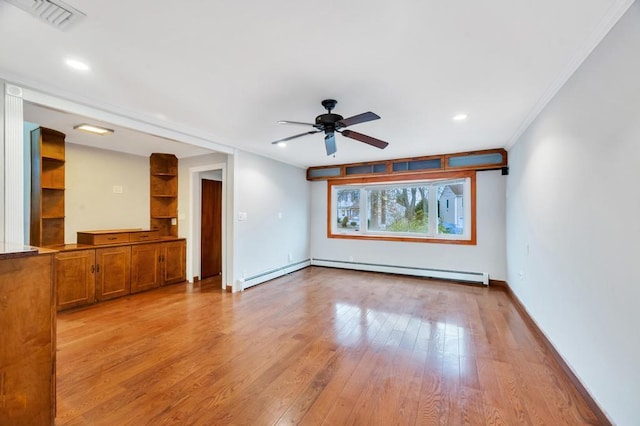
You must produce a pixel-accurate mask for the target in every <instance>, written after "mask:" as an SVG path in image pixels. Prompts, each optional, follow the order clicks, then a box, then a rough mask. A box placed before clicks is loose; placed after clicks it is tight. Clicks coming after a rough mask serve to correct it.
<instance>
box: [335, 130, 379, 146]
mask: <svg viewBox="0 0 640 426" xmlns="http://www.w3.org/2000/svg"><path fill="white" fill-rule="evenodd" d="M340 133H342V136H346V137H348V138H351V139H355V140H357V141H360V142H364V143H366V144H369V145H371V146H375V147H376V148H380V149H385V148H386V147H387V145H389V142H385V141H381V140H380V139H376V138H372V137H371V136H367V135H363V134H362V133H358V132H354V131H353V130H343V131H342V132H340Z"/></svg>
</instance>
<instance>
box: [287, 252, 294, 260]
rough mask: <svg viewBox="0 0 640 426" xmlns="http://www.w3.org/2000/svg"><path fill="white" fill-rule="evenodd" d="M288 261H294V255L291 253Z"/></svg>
mask: <svg viewBox="0 0 640 426" xmlns="http://www.w3.org/2000/svg"><path fill="white" fill-rule="evenodd" d="M287 259H289V262H291V261H293V255H292V254H291V253H289V255H288V256H287Z"/></svg>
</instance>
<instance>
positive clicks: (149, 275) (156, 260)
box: [131, 243, 162, 293]
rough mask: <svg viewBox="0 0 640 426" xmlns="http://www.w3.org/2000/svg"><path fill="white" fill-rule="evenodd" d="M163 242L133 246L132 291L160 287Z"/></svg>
mask: <svg viewBox="0 0 640 426" xmlns="http://www.w3.org/2000/svg"><path fill="white" fill-rule="evenodd" d="M161 249H162V244H160V243H156V244H141V245H135V246H133V247H131V293H137V292H139V291H143V290H149V289H152V288H156V287H160V280H161V275H160V254H161Z"/></svg>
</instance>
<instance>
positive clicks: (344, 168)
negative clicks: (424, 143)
mask: <svg viewBox="0 0 640 426" xmlns="http://www.w3.org/2000/svg"><path fill="white" fill-rule="evenodd" d="M495 154H498V155H500V158H501V161H500V162H499V163H487V164H482V163H479V164H470V165H463V166H449V162H450V160H451V159H454V158H458V157H472V156H483V155H495ZM431 160H439V161H440V167H437V168H435V167H434V168H427V169H417V170H393V165H394V164H396V163H403V162H407V163H415V162H423V161H431ZM362 166H371V167H374V166H383V167H384V171H376V172H373V171H372V172H363V173H354V174H349V173H348V169H350V168H356V167H362ZM506 167H508V159H507V151H506V150H505V149H503V148H495V149H485V150H480V151H466V152H457V153H454V154H442V155H429V156H424V157H408V158H396V159H392V160H379V161H368V162H362V163H349V164H335V165H329V166H315V167H309V168H308V169H307V180H310V181H316V180H334V179H355V178H360V177H365V176H387V175H396V176H406V175H413V174H416V173H429V174H436V173H442V172H453V171H465V170H475V171H479V170H500V169H504V168H506ZM322 170H327V171H329V170H331V171H335V174H327V175H321V176H312V174H313V172H316V171H322ZM399 179H402V178H399Z"/></svg>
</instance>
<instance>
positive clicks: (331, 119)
mask: <svg viewBox="0 0 640 426" xmlns="http://www.w3.org/2000/svg"><path fill="white" fill-rule="evenodd" d="M342 119H343V117H342V116H341V115H339V114H331V113H329V114H321V115H319V116H317V117H316V124H315V125H314V126H313V127H315V128H316V129H318V130H324V131H325V132H333V131H335V130H336V129H340V128H341V127H344V126H343V125H341V123H338V122H339V121H340V120H342Z"/></svg>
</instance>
